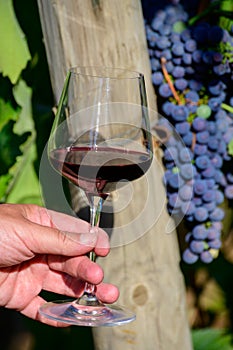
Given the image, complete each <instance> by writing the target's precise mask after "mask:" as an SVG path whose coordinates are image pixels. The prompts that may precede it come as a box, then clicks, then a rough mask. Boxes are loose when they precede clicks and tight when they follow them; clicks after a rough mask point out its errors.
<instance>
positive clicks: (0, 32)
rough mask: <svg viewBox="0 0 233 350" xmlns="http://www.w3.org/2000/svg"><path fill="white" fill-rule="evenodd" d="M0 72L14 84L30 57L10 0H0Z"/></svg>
mask: <svg viewBox="0 0 233 350" xmlns="http://www.w3.org/2000/svg"><path fill="white" fill-rule="evenodd" d="M0 42H1V51H0V72H2V74H3V76H8V77H9V79H10V80H11V82H12V84H15V83H16V82H17V80H18V78H19V76H20V74H21V71H22V70H23V69H24V68H25V67H26V65H27V62H28V60H29V59H30V58H31V56H30V52H29V49H28V46H27V42H26V39H25V36H24V34H23V32H22V30H21V28H20V26H19V24H18V21H17V19H16V16H15V13H14V8H13V2H12V0H0Z"/></svg>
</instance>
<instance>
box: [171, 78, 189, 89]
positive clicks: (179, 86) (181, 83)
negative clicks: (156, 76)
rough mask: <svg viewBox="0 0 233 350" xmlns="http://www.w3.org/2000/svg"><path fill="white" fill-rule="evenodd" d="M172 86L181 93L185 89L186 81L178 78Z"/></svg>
mask: <svg viewBox="0 0 233 350" xmlns="http://www.w3.org/2000/svg"><path fill="white" fill-rule="evenodd" d="M174 85H175V87H176V89H177V90H180V91H183V90H185V89H186V88H187V86H188V81H187V80H186V79H184V78H178V79H176V80H175V83H174Z"/></svg>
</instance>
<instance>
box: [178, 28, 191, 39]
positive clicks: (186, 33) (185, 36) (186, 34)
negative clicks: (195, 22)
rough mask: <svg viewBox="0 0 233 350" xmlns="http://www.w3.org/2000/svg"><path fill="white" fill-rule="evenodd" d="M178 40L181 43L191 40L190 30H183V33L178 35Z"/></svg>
mask: <svg viewBox="0 0 233 350" xmlns="http://www.w3.org/2000/svg"><path fill="white" fill-rule="evenodd" d="M180 38H181V40H183V41H187V40H189V39H191V33H190V30H189V29H185V30H183V32H181V33H180Z"/></svg>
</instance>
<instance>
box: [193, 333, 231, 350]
mask: <svg viewBox="0 0 233 350" xmlns="http://www.w3.org/2000/svg"><path fill="white" fill-rule="evenodd" d="M192 338H193V346H194V350H207V349H208V350H220V349H221V350H233V347H232V346H231V336H230V334H226V333H225V332H224V331H222V330H219V329H210V328H206V329H200V330H195V331H193V332H192Z"/></svg>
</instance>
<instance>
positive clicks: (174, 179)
mask: <svg viewBox="0 0 233 350" xmlns="http://www.w3.org/2000/svg"><path fill="white" fill-rule="evenodd" d="M167 182H168V184H169V186H171V187H172V188H174V189H178V188H179V187H180V176H179V174H172V175H171V176H170V177H169V178H168V180H167Z"/></svg>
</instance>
